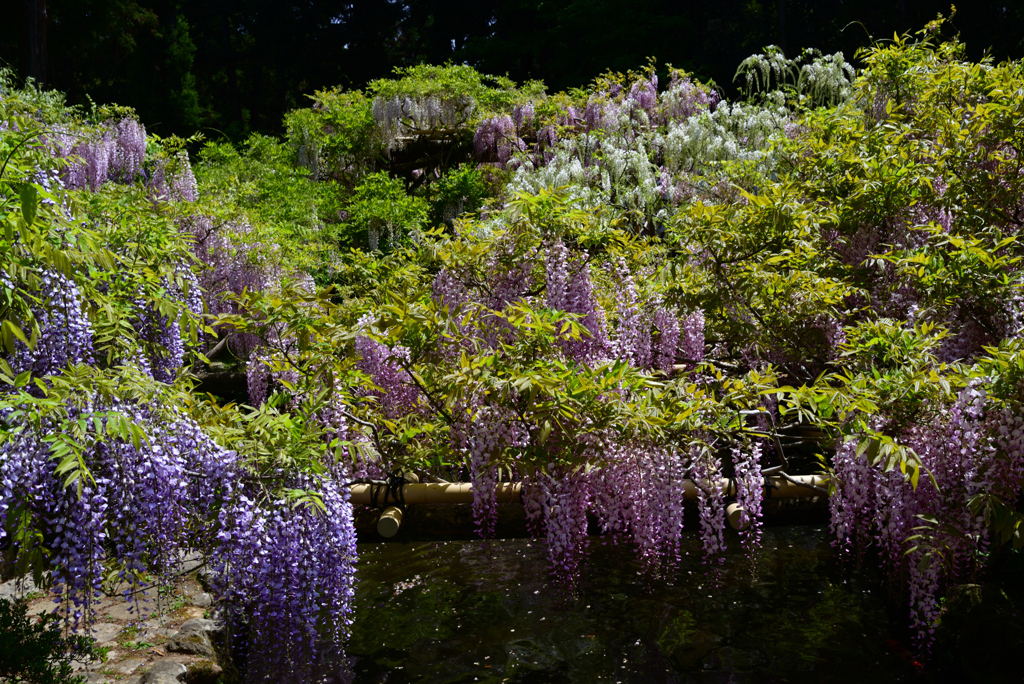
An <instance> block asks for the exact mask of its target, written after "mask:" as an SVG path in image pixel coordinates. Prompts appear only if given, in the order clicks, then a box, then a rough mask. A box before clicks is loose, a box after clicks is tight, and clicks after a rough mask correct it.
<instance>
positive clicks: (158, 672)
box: [139, 660, 185, 684]
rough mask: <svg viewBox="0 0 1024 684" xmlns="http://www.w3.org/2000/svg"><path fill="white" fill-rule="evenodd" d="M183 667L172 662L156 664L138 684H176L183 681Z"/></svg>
mask: <svg viewBox="0 0 1024 684" xmlns="http://www.w3.org/2000/svg"><path fill="white" fill-rule="evenodd" d="M184 675H185V666H184V665H182V664H181V663H176V662H174V661H173V660H161V661H159V662H157V663H156V664H155V665H153V667H152V668H151V669H150V670H149V672H147V673H146V674H144V675H142V678H141V679H139V684H178V683H179V682H183V681H185V678H184Z"/></svg>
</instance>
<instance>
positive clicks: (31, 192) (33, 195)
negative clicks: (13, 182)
mask: <svg viewBox="0 0 1024 684" xmlns="http://www.w3.org/2000/svg"><path fill="white" fill-rule="evenodd" d="M18 195H19V198H20V199H21V216H22V218H24V219H25V223H27V224H28V225H30V226H31V225H32V222H33V221H35V220H36V208H37V206H38V203H39V193H38V192H37V191H36V186H34V185H32V184H30V183H25V184H24V185H22V186H21V190H20V191H19V192H18Z"/></svg>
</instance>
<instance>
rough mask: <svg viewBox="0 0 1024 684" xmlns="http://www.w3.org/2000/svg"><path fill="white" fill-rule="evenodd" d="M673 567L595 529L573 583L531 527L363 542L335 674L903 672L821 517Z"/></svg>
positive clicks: (619, 676) (810, 675)
mask: <svg viewBox="0 0 1024 684" xmlns="http://www.w3.org/2000/svg"><path fill="white" fill-rule="evenodd" d="M686 543H687V546H685V547H684V549H683V551H684V554H685V555H684V562H683V564H682V566H681V567H680V569H679V570H678V572H676V573H675V575H674V576H673V577H672V578H671V581H666V580H658V581H654V582H646V581H645V580H644V579H643V578H641V577H640V576H638V574H637V565H636V564H635V563H634V562H633V560H632V558H631V552H630V550H629V547H628V546H627V545H625V544H622V545H618V546H616V545H614V544H612V543H610V540H607V539H604V538H592V541H591V547H590V551H589V554H588V560H587V566H586V574H585V579H584V581H583V583H582V585H581V586H580V588H579V591H578V592H577V594H576V595H575V596H570V595H568V593H567V592H565V591H564V590H561V589H559V588H558V586H557V585H555V584H553V583H552V582H551V581H549V577H548V566H547V562H546V560H545V556H544V545H543V543H541V542H538V541H531V540H525V539H517V540H509V541H497V542H490V543H487V542H482V541H457V542H418V543H409V544H374V545H362V546H361V547H360V550H359V551H360V558H359V585H358V590H357V595H356V604H355V606H356V623H355V626H354V630H353V634H352V638H351V640H350V641H349V644H348V649H347V653H348V662H347V666H345V667H344V668H342V669H344V670H347V672H346V673H345V675H344V676H343V677H342V679H343V680H346V681H350V682H356V683H364V682H388V683H389V684H396V683H399V682H428V681H429V682H451V683H455V682H522V683H527V682H530V683H532V682H538V683H540V682H581V683H582V682H587V683H589V682H623V683H625V682H643V683H644V684H655V683H656V682H708V683H712V682H735V683H741V682H851V683H853V682H857V683H861V682H873V683H880V682H899V681H910V680H917V681H919V678H917V677H915V675H914V673H913V671H912V670H911V668H910V665H909V664H908V663H907V662H905V660H903V659H901V657H900V655H899V654H898V652H895V651H894V649H893V648H892V647H891V645H890V646H887V644H886V640H887V639H893V638H896V639H899V638H901V636H902V630H901V624H900V621H901V620H902V619H903V618H902V616H900V615H899V614H898V613H897V614H893V615H891V616H890V615H888V614H887V612H886V604H885V600H884V598H885V597H884V596H882V595H880V589H879V583H878V579H877V577H875V576H871V575H870V574H869V573H865V572H859V573H851V574H849V575H847V576H845V577H844V576H841V575H839V574H838V572H837V569H836V567H835V562H834V560H833V556H832V552H831V549H830V547H829V545H828V534H827V529H825V528H823V527H821V526H807V525H804V526H793V527H777V528H768V529H766V530H765V531H764V541H763V548H762V550H761V552H760V553H759V554H758V556H757V557H756V559H754V560H755V562H756V568H757V571H756V576H755V577H754V578H753V579H752V576H751V564H750V559H748V558H746V557H745V555H744V553H743V551H742V550H741V549H739V545H738V541H736V540H735V539H734V540H733V545H732V547H731V549H730V552H729V554H728V555H727V558H726V562H725V564H724V565H723V566H722V567H721V568H717V569H716V570H715V572H714V573H709V572H708V569H707V568H706V567H705V566H703V565H702V564H701V562H700V558H701V555H700V549H699V540H698V539H697V537H696V535H691V536H690V537H689V538H688V539H687V542H686Z"/></svg>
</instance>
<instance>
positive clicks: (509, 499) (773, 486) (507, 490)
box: [349, 475, 828, 507]
mask: <svg viewBox="0 0 1024 684" xmlns="http://www.w3.org/2000/svg"><path fill="white" fill-rule="evenodd" d="M767 479H768V487H769V489H768V491H766V493H765V496H766V497H767V498H772V499H791V498H797V497H812V496H821V495H822V494H821V492H820V491H819V490H815V489H813V487H818V488H822V487H827V486H828V481H827V480H826V479H825V478H824V477H823V476H821V475H793V476H791V477H789V478H788V479H786V478H782V477H775V476H773V477H769V478H767ZM719 486H720V487H721V488H722V493H723V494H725V495H726V496H735V494H736V488H735V486H734V482H733V480H729V479H725V478H723V479H722V480H720V481H719ZM522 488H523V486H522V484H521V483H518V482H502V483H500V484H498V485H496V486H495V490H496V491H495V496H496V498H497V501H498V503H517V502H519V501H520V500H521V496H522ZM374 489H376V490H377V502H376V503H377V505H378V506H384V507H387V506H391V505H393V504H397V503H402V502H404V503H406V504H430V503H473V485H472V484H471V483H468V482H441V483H427V484H405V485H403V486H402V493H401V497H400V499H398V500H396V499H395V494H394V492H392V493H391V495H390V496H387V497H386V496H385V495H386V494H387V487H386V486H385V485H368V484H354V485H352V486H351V488H350V490H349V491H350V493H351V501H352V503H354V504H363V505H366V506H369V505H372V504H373V490H374ZM682 494H683V498H684V499H690V500H693V499H696V498H697V484H696V483H695V482H694V481H693V480H683V486H682ZM385 498H386V499H387V500H386V501H385Z"/></svg>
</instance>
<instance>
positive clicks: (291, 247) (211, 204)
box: [195, 135, 344, 271]
mask: <svg viewBox="0 0 1024 684" xmlns="http://www.w3.org/2000/svg"><path fill="white" fill-rule="evenodd" d="M195 173H196V181H197V183H198V184H199V188H200V197H201V206H200V207H198V208H197V209H196V211H197V213H204V212H205V213H208V214H211V215H214V216H218V217H222V218H223V219H224V220H233V221H243V220H244V222H245V223H246V224H248V225H249V226H251V227H252V228H253V229H254V231H255V235H254V236H253V243H254V244H262V245H265V247H264V253H262V254H253V255H251V256H252V257H253V258H272V259H273V261H274V262H276V263H287V264H289V265H290V268H291V270H293V271H294V270H295V269H309V270H313V269H315V268H317V266H318V265H320V264H322V263H323V262H325V261H328V260H329V253H330V251H331V250H332V249H333V248H334V244H335V243H336V242H337V241H338V240H339V239H341V235H342V233H341V232H340V231H341V230H342V227H341V226H340V219H341V216H342V214H341V212H342V207H343V206H344V205H343V198H342V190H341V189H340V188H339V187H338V186H337V185H336V184H334V183H317V182H314V181H313V180H311V179H310V177H309V175H308V174H307V173H305V172H304V170H303V169H302V168H301V167H297V166H296V165H295V163H294V156H293V152H292V150H291V149H290V148H289V147H288V146H287V145H286V144H284V143H282V142H281V141H279V140H277V139H276V138H271V137H268V136H261V135H254V136H251V137H250V138H249V139H248V140H247V141H246V142H245V143H244V144H243V145H240V146H235V145H232V144H231V143H227V142H221V143H208V144H207V145H205V146H204V147H203V149H202V150H201V151H200V153H199V163H198V164H197V165H196V168H195Z"/></svg>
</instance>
